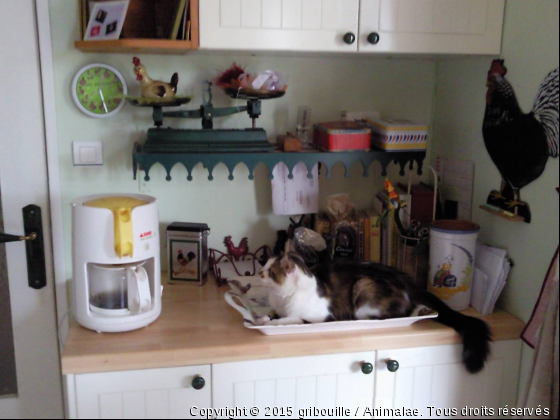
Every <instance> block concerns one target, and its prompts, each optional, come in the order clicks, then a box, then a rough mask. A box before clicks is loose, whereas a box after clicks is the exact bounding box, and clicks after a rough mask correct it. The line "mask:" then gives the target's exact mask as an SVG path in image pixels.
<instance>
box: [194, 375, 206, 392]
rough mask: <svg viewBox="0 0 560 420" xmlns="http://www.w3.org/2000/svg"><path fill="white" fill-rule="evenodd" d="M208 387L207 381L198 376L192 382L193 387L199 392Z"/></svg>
mask: <svg viewBox="0 0 560 420" xmlns="http://www.w3.org/2000/svg"><path fill="white" fill-rule="evenodd" d="M205 385H206V381H205V380H204V378H203V377H202V376H196V377H195V378H194V379H193V381H192V387H193V388H194V389H196V390H197V391H200V390H201V389H202V388H204V386H205Z"/></svg>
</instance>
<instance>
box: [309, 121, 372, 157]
mask: <svg viewBox="0 0 560 420" xmlns="http://www.w3.org/2000/svg"><path fill="white" fill-rule="evenodd" d="M313 142H314V143H315V145H317V147H319V148H320V149H322V150H327V151H329V152H342V151H347V150H370V149H371V129H370V128H367V127H364V126H361V125H359V124H356V123H354V122H351V121H337V122H330V123H321V124H316V125H315V127H314V132H313Z"/></svg>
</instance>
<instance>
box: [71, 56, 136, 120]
mask: <svg viewBox="0 0 560 420" xmlns="http://www.w3.org/2000/svg"><path fill="white" fill-rule="evenodd" d="M127 93H128V88H127V85H126V81H125V80H124V77H123V76H122V74H121V73H120V72H119V71H118V70H117V69H115V68H113V67H110V66H107V65H105V64H91V65H89V66H86V67H84V68H83V69H81V70H80V71H78V73H77V74H76V76H75V77H74V81H73V82H72V97H73V98H74V102H75V103H76V105H77V106H78V108H79V109H80V110H81V111H82V112H83V113H84V114H86V115H89V116H90V117H94V118H106V117H110V116H112V115H115V114H116V113H117V112H119V111H120V110H121V109H122V107H123V106H124V104H125V102H126V101H125V100H124V99H123V96H124V95H126V94H127Z"/></svg>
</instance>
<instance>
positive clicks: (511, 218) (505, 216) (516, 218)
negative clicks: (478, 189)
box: [480, 205, 525, 222]
mask: <svg viewBox="0 0 560 420" xmlns="http://www.w3.org/2000/svg"><path fill="white" fill-rule="evenodd" d="M480 208H481V209H482V210H484V211H487V212H488V213H490V214H494V215H496V216H499V217H501V218H502V219H506V220H509V221H510V222H525V219H524V218H523V217H521V216H510V215H509V214H506V213H505V212H504V211H498V210H494V209H492V208H490V207H488V206H486V205H481V206H480Z"/></svg>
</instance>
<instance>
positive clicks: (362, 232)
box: [358, 216, 366, 261]
mask: <svg viewBox="0 0 560 420" xmlns="http://www.w3.org/2000/svg"><path fill="white" fill-rule="evenodd" d="M365 238H366V227H365V220H364V218H363V217H361V216H360V218H359V220H358V243H359V247H358V259H359V260H360V261H365V259H366V246H365Z"/></svg>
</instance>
